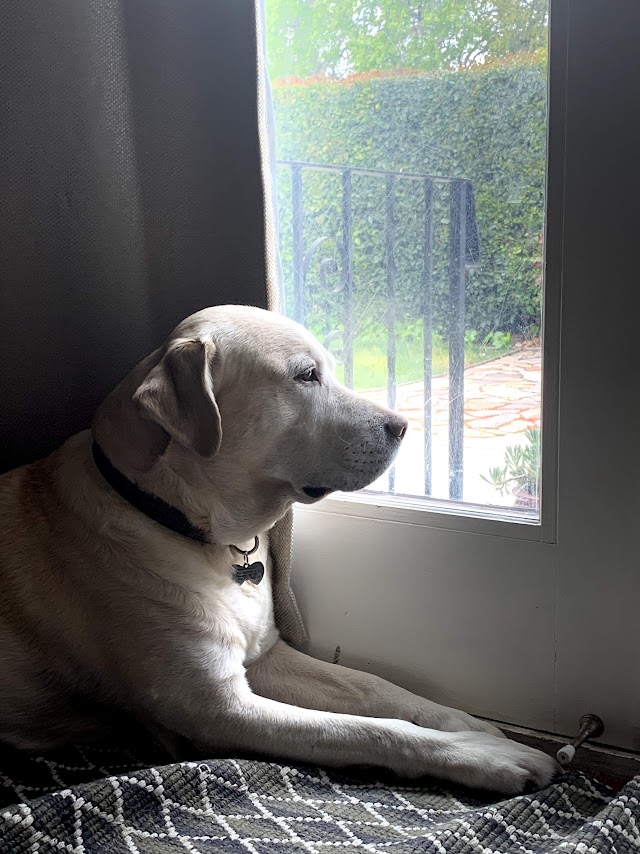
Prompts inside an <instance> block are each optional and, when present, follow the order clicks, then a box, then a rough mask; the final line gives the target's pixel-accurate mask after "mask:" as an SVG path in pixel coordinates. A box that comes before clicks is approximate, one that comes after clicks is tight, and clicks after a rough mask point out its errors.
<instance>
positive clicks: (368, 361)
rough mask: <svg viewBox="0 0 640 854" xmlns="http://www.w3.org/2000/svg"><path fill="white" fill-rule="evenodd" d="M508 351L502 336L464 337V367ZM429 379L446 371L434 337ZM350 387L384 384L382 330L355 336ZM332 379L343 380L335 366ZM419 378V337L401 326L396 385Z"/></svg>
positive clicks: (443, 350) (444, 352)
mask: <svg viewBox="0 0 640 854" xmlns="http://www.w3.org/2000/svg"><path fill="white" fill-rule="evenodd" d="M510 349H511V338H510V336H509V335H508V334H506V333H496V334H495V335H493V336H491V338H490V339H489V340H488V341H487V340H484V341H483V340H480V339H479V338H478V336H476V335H474V333H473V332H468V333H467V335H466V336H465V357H464V362H465V366H467V367H469V366H470V365H477V364H479V363H481V362H487V361H490V360H491V359H495V358H497V357H498V356H504V355H506V354H507V353H508V352H509V351H510ZM432 360H433V363H432V364H433V376H439V375H441V374H446V373H447V371H448V370H449V348H448V345H447V342H446V341H445V340H444V339H443V338H442V337H441V336H440V335H438V334H434V336H433V349H432ZM353 373H354V387H355V388H356V389H357V390H359V391H364V390H366V389H373V388H382V387H384V386H386V384H387V334H386V331H385V330H384V328H382V327H381V328H380V329H379V330H376V331H374V332H367V334H366V335H361V336H357V337H356V340H355V346H354V353H353ZM336 376H337V377H338V378H339V379H340V380H341V381H342V380H344V368H343V367H342V365H338V367H337V368H336ZM422 378H423V347H422V335H421V334H419V333H414V332H412V331H411V330H404V329H402V328H401V327H399V328H398V330H397V332H396V382H397V383H408V382H415V381H417V380H421V379H422Z"/></svg>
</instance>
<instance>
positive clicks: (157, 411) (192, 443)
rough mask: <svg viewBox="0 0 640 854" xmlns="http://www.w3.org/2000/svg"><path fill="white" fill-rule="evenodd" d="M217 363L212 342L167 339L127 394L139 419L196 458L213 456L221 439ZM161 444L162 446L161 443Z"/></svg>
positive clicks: (215, 350) (214, 346)
mask: <svg viewBox="0 0 640 854" xmlns="http://www.w3.org/2000/svg"><path fill="white" fill-rule="evenodd" d="M217 359H218V353H217V348H216V345H215V344H214V343H213V341H189V340H178V341H173V342H172V343H171V344H170V345H169V348H168V349H167V351H166V353H165V354H164V355H163V357H162V358H161V359H160V361H159V362H158V364H157V365H156V366H155V367H154V368H152V370H151V371H150V372H149V373H148V374H147V376H146V377H145V378H144V380H143V381H142V383H141V384H140V385H139V386H138V388H137V389H136V391H135V393H134V395H133V402H134V405H135V406H136V407H137V408H138V411H139V412H140V414H141V415H142V416H143V418H145V419H149V420H150V421H153V422H154V423H155V424H157V425H158V426H159V427H161V428H162V430H163V431H165V432H166V434H168V435H167V441H168V439H169V437H170V438H172V439H175V440H176V441H177V442H179V443H180V444H181V445H184V447H185V448H189V449H190V450H192V451H195V453H196V454H199V456H201V457H205V458H210V457H213V456H214V455H215V454H216V453H217V451H218V449H219V447H220V442H221V441H222V424H221V421H220V411H219V410H218V405H217V403H216V399H215V395H214V390H213V379H212V369H213V366H214V363H215V361H216V360H217ZM165 446H166V443H165Z"/></svg>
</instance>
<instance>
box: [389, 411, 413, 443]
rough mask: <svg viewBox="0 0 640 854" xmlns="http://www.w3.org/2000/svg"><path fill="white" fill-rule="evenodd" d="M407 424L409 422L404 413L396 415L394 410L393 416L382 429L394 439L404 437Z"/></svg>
mask: <svg viewBox="0 0 640 854" xmlns="http://www.w3.org/2000/svg"><path fill="white" fill-rule="evenodd" d="M408 426H409V422H408V421H407V419H406V418H405V417H404V415H398V413H397V412H394V413H393V417H392V418H390V419H389V420H388V421H387V422H386V423H385V425H384V429H385V430H386V431H387V433H389V435H390V436H393V438H394V439H404V435H405V433H406V432H407V427H408Z"/></svg>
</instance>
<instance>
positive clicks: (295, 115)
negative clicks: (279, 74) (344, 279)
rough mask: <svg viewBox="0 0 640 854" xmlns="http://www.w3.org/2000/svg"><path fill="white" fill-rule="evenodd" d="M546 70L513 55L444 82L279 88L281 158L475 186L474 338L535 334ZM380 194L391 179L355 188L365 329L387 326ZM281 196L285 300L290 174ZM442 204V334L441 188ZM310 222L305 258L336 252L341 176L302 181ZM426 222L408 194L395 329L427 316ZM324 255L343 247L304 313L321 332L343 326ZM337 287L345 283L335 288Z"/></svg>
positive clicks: (416, 190)
mask: <svg viewBox="0 0 640 854" xmlns="http://www.w3.org/2000/svg"><path fill="white" fill-rule="evenodd" d="M546 72H547V69H546V57H545V56H544V55H529V54H527V55H523V54H519V55H516V56H514V57H512V58H510V59H508V60H503V61H501V62H500V64H492V65H490V66H482V67H479V68H477V69H475V70H461V71H454V72H447V73H441V74H438V75H430V74H423V73H405V74H397V75H383V74H371V73H370V74H367V75H359V76H356V77H354V78H350V79H347V80H344V81H334V82H329V81H322V82H318V81H315V82H305V81H296V82H288V83H286V82H284V83H278V82H276V84H275V85H274V92H273V96H274V107H275V111H276V121H277V131H278V134H277V148H278V157H279V158H280V159H286V160H304V161H313V162H320V163H327V164H337V165H351V166H364V167H369V168H379V169H391V170H398V171H408V172H423V173H429V174H432V175H445V176H451V177H466V178H469V179H470V180H471V181H472V182H473V187H474V192H475V200H476V211H477V221H478V228H479V233H480V246H481V260H480V263H479V265H478V266H477V267H476V268H475V269H474V270H473V271H472V272H471V274H470V276H469V279H468V283H467V298H466V303H467V328H468V329H474V330H477V331H478V332H479V333H480V334H482V335H486V334H488V333H490V332H493V331H496V330H507V331H519V330H521V329H523V328H525V329H526V328H531V327H532V326H537V325H538V324H539V322H540V301H541V287H540V268H541V253H542V248H541V233H542V226H543V216H544V181H545V145H546V106H547V97H546V94H547V93H546V87H547V73H546ZM384 194H385V187H384V181H383V180H380V179H372V178H364V177H357V176H354V178H353V214H354V217H353V222H354V291H355V301H356V315H357V316H358V318H359V323H360V325H359V329H362V330H363V331H365V330H366V329H367V328H370V327H371V326H372V325H376V324H377V323H379V322H381V321H382V320H383V318H384V311H385V293H386V273H385V241H384V227H385V204H384V202H385V195H384ZM278 196H279V209H280V212H279V215H280V231H281V252H282V261H283V266H284V272H285V282H286V288H287V293H288V299H291V288H292V281H293V269H292V239H291V190H290V182H289V175H288V172H287V171H286V170H285V169H284V168H281V169H280V172H279V182H278ZM434 205H435V207H434V227H435V247H434V268H435V306H436V325H437V327H438V328H439V329H441V330H445V331H446V289H447V287H448V283H447V247H448V243H447V228H448V208H447V205H448V189H447V187H446V185H443V186H442V187H439V188H438V189H437V190H436V193H435V200H434ZM304 210H305V220H304V236H305V247H307V248H308V246H309V245H310V243H311V242H312V241H313V240H314V239H315V238H317V237H328V238H330V239H332V240H339V238H340V234H341V227H342V226H341V185H340V178H339V176H333V175H327V174H325V173H321V174H317V173H315V174H310V173H308V172H305V174H304ZM423 214H424V205H423V193H422V189H421V187H420V186H419V185H417V184H413V185H412V184H409V183H406V182H400V183H399V184H398V187H397V201H396V222H397V233H396V247H395V259H396V267H397V285H396V287H397V316H398V321H399V322H408V321H415V320H416V319H417V318H418V317H419V316H420V301H421V275H422V264H423V260H422V259H423V255H422V236H421V229H422V221H423ZM328 255H333V257H337V252H336V250H335V244H331V243H327V244H325V245H324V246H323V252H321V253H318V255H317V256H316V258H315V259H314V261H313V262H312V264H311V267H310V271H309V277H308V290H307V295H306V299H307V303H306V305H307V314H308V318H309V320H310V321H312V325H315V326H316V327H322V328H318V329H317V331H318V332H323V331H324V332H326V331H328V329H329V328H330V327H331V326H333V325H335V324H338V323H339V322H340V321H339V318H340V310H339V298H338V297H336V296H335V295H331V294H329V293H328V292H327V290H326V289H323V288H322V287H321V286H320V281H319V280H320V264H319V261H320V258H321V257H326V256H328ZM333 278H334V280H335V281H334V282H333V284H337V280H338V276H337V275H336V274H334V277H333ZM329 280H330V283H332V280H331V276H330V277H329ZM318 318H322V321H319V320H318ZM314 320H315V321H316V322H315V323H314V322H313V321H314Z"/></svg>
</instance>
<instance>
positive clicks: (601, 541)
mask: <svg viewBox="0 0 640 854" xmlns="http://www.w3.org/2000/svg"><path fill="white" fill-rule="evenodd" d="M352 6H353V8H351V7H352ZM462 6H465V13H464V15H462V16H459V15H458V13H457V12H456V9H457V10H458V11H459V10H460V8H461V7H462ZM356 7H357V8H356ZM443 7H444V8H443ZM349 10H350V11H349ZM457 15H458V16H457ZM322 16H324V17H322ZM266 25H267V51H268V59H269V63H270V71H271V77H272V83H273V99H274V108H275V109H274V112H275V129H276V140H277V156H278V159H279V163H278V167H277V171H276V175H277V188H278V201H279V212H278V213H279V225H280V250H281V257H282V261H283V264H282V266H283V292H284V303H285V308H286V310H287V312H288V313H289V314H291V315H292V316H294V317H296V318H297V319H299V320H300V321H301V322H304V323H306V324H307V325H308V326H309V327H310V328H311V329H312V330H313V331H314V332H316V334H318V335H319V337H321V338H322V339H323V340H324V341H325V343H326V344H327V346H328V347H329V349H331V350H333V352H334V353H335V354H336V356H337V357H338V362H339V365H338V370H339V371H341V373H342V376H343V378H344V380H345V381H346V382H347V383H348V384H350V385H354V386H355V387H356V388H358V389H359V390H361V391H363V392H364V393H365V394H368V395H371V396H374V397H379V398H380V399H381V400H385V399H386V400H387V401H388V402H389V403H390V404H391V405H394V406H397V407H398V408H400V409H404V410H405V411H406V412H407V414H408V415H409V417H410V420H411V423H412V430H411V431H410V433H409V436H408V441H405V447H404V448H403V451H402V453H401V455H400V456H399V457H398V460H397V462H396V465H395V467H394V470H393V471H392V472H391V473H390V474H388V475H386V476H385V478H384V479H381V481H380V482H379V483H377V484H375V485H374V486H373V489H372V490H369V491H367V492H365V493H362V494H359V495H356V496H334V497H332V498H329V499H326V500H324V501H323V502H321V503H320V504H318V505H316V506H315V507H314V508H298V509H297V511H296V523H295V538H294V563H295V572H294V583H295V587H296V593H297V595H298V597H299V601H300V605H301V608H302V610H303V614H304V616H305V619H306V623H307V627H308V629H309V634H310V637H311V650H312V652H314V654H316V655H318V656H320V657H323V658H327V659H331V658H333V657H334V655H335V653H336V648H337V647H340V650H339V655H340V661H341V663H343V664H347V665H351V666H356V667H362V668H366V669H369V670H371V671H374V672H377V673H379V674H380V675H383V676H386V677H387V678H390V679H393V680H394V681H396V682H398V683H400V684H403V685H404V686H406V687H408V688H411V689H413V690H416V691H417V692H420V693H424V694H426V695H428V696H429V697H431V698H433V699H435V700H438V701H439V702H443V703H446V704H448V705H453V706H458V707H461V708H464V709H466V710H468V711H471V712H473V713H475V714H478V715H481V716H485V717H489V718H492V719H494V720H498V721H504V722H510V723H514V724H518V725H523V726H530V727H534V728H536V729H543V730H549V731H556V732H563V733H571V732H573V731H574V730H575V727H576V723H577V720H578V717H579V716H580V715H581V714H582V713H584V712H594V713H596V714H599V715H600V716H601V717H602V718H603V719H604V721H605V725H606V733H605V737H604V741H606V742H608V743H611V744H615V745H619V746H626V747H635V748H638V747H640V735H639V734H638V719H639V715H638V708H639V703H638V701H639V700H640V697H639V696H638V695H639V688H640V668H639V667H638V664H639V663H640V662H639V661H638V659H639V655H638V648H639V645H640V631H639V628H638V619H637V616H636V614H637V611H638V600H639V595H638V594H639V593H640V582H639V580H638V579H639V577H640V573H639V571H638V547H637V545H636V542H635V537H634V535H633V532H634V523H635V520H636V518H637V516H638V511H639V509H640V508H639V503H640V502H639V501H638V498H637V494H636V487H635V483H636V482H637V480H638V475H639V474H640V472H639V471H638V469H639V467H640V465H639V462H638V454H637V452H636V451H635V450H634V448H633V446H632V444H631V437H632V433H633V432H635V425H636V423H637V414H638V412H637V410H638V402H637V395H636V394H635V386H634V382H635V383H637V376H638V370H637V369H638V361H639V359H638V356H637V352H636V350H635V347H634V343H635V340H636V339H637V333H636V331H635V329H634V325H635V320H634V317H635V312H634V308H635V305H636V302H637V300H636V297H635V287H634V282H635V279H636V278H637V273H636V251H635V246H636V242H637V235H638V233H640V230H639V227H640V217H639V214H638V204H637V199H638V198H640V194H639V191H640V186H639V184H640V180H639V178H638V174H639V172H638V168H637V165H636V162H635V160H636V157H635V144H634V139H635V137H636V133H634V130H635V131H636V132H637V130H638V123H639V120H638V115H637V111H635V110H634V109H633V105H632V103H631V101H630V96H629V95H628V94H627V93H628V92H630V91H633V86H634V85H635V84H631V82H630V81H637V80H638V79H640V59H639V57H638V51H637V50H636V45H637V41H638V37H639V36H640V13H639V12H638V7H637V4H636V3H635V2H630V1H629V2H615V3H612V4H607V7H606V8H605V7H604V4H601V3H598V2H596V0H582V2H580V3H579V4H578V3H577V2H575V0H553V2H552V5H551V9H550V10H549V15H548V16H547V8H546V5H545V4H541V3H540V2H536V0H513V2H506V0H505V2H504V3H494V4H487V3H483V2H475V0H469V2H466V3H465V4H454V8H453V10H452V9H449V7H448V5H447V4H435V3H428V2H425V3H409V4H407V3H402V4H401V3H399V2H394V0H389V2H380V3H377V4H369V3H366V2H358V3H355V4H353V3H345V4H340V5H338V6H336V4H322V3H316V4H312V5H310V4H303V3H301V2H296V0H291V2H289V3H286V2H279V0H278V2H277V0H267V4H266ZM547 38H549V43H548V53H547V52H546V51H547ZM389 43H391V44H392V48H391V49H389V48H388V44H389ZM367 63H368V64H369V65H367ZM372 63H373V64H374V65H376V67H374V68H372V67H369V66H371V64H372ZM292 69H293V70H294V71H295V70H296V69H297V70H298V72H299V73H298V74H296V75H293V76H292V73H291V72H292ZM287 72H289V73H287ZM547 82H548V90H547ZM394 111H395V112H394ZM309 152H311V153H312V154H313V156H314V159H313V160H312V159H310V157H308V153H309ZM403 158H404V159H403ZM536 287H538V288H539V294H538V292H536ZM542 294H544V300H541V299H539V298H538V296H542Z"/></svg>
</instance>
